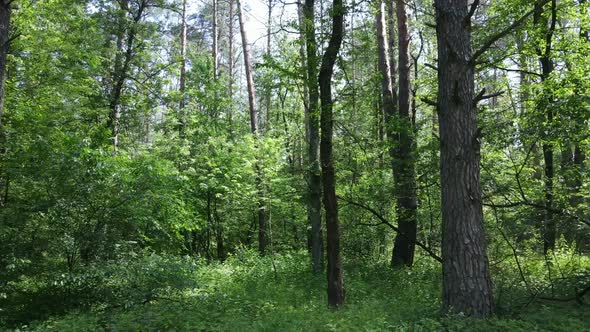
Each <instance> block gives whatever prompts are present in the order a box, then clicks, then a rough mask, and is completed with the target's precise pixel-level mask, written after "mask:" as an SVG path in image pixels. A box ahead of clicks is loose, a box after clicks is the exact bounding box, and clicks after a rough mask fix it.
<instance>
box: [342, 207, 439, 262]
mask: <svg viewBox="0 0 590 332" xmlns="http://www.w3.org/2000/svg"><path fill="white" fill-rule="evenodd" d="M336 198H338V199H339V200H341V201H344V202H346V203H348V204H350V205H354V206H357V207H360V208H362V209H364V210H367V211H369V212H371V213H372V214H373V215H374V216H375V217H377V219H379V220H380V221H381V222H380V223H378V224H363V225H366V226H378V225H387V226H388V227H389V228H391V229H393V230H394V231H395V232H396V233H398V234H399V235H401V236H403V237H404V238H405V239H407V240H408V241H411V242H413V243H414V244H415V245H417V246H418V247H420V248H422V249H423V250H424V251H426V253H427V254H428V255H429V256H430V257H432V258H434V259H435V260H436V261H437V262H439V263H441V264H442V262H443V261H442V258H440V256H438V255H437V254H436V253H435V252H434V251H432V250H431V249H430V248H428V247H427V246H426V245H425V244H424V243H422V242H420V241H418V240H414V239H411V238H410V237H409V236H407V235H406V234H405V233H403V232H402V231H400V230H399V228H397V227H396V226H394V225H393V224H392V223H390V222H389V221H388V220H387V219H385V217H383V216H382V215H381V214H380V213H379V212H377V211H375V209H373V208H371V207H369V206H366V205H363V204H361V203H357V202H354V201H352V200H349V199H347V198H344V197H341V196H337V197H336Z"/></svg>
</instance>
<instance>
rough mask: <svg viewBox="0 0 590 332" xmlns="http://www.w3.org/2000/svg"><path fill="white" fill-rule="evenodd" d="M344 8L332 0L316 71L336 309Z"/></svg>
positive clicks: (340, 294) (331, 299)
mask: <svg viewBox="0 0 590 332" xmlns="http://www.w3.org/2000/svg"><path fill="white" fill-rule="evenodd" d="M344 10H345V9H344V6H343V4H342V0H334V2H333V7H332V35H331V36H330V41H329V42H328V47H327V48H326V51H325V52H324V55H323V58H322V64H321V66H320V72H319V78H318V82H319V89H320V101H321V120H320V128H321V141H320V159H321V163H322V180H323V189H324V195H323V196H324V209H325V211H326V231H327V254H328V305H329V306H330V307H332V308H338V307H340V306H342V305H343V304H344V300H345V293H344V280H343V278H342V259H341V255H340V226H339V222H338V201H337V199H336V183H335V182H336V178H335V171H334V157H333V147H332V131H333V125H334V120H333V112H332V110H333V101H332V74H333V73H334V64H335V63H336V59H337V57H338V52H339V51H340V46H341V45H342V38H343V35H344Z"/></svg>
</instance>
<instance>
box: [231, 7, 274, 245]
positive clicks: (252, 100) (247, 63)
mask: <svg viewBox="0 0 590 332" xmlns="http://www.w3.org/2000/svg"><path fill="white" fill-rule="evenodd" d="M236 5H237V10H238V19H239V21H240V33H241V35H242V48H243V53H244V67H245V70H246V81H247V85H248V105H249V108H250V129H251V130H252V135H254V139H255V140H258V139H259V132H258V109H257V107H256V89H255V87H254V77H253V74H252V62H251V58H250V46H249V45H248V38H246V29H245V27H244V16H243V15H242V5H241V1H240V0H236ZM256 144H258V143H256ZM261 166H262V165H260V161H258V162H257V163H256V186H257V189H258V202H257V205H258V251H259V252H260V253H261V254H264V253H265V252H266V247H267V245H268V236H267V225H266V206H265V200H264V187H263V186H264V184H263V181H262V177H263V175H262V167H261Z"/></svg>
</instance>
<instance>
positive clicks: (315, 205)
mask: <svg viewBox="0 0 590 332" xmlns="http://www.w3.org/2000/svg"><path fill="white" fill-rule="evenodd" d="M314 6H315V1H314V0H305V3H304V5H303V22H304V26H303V29H304V34H305V51H306V52H305V55H306V72H307V81H306V86H307V91H308V114H307V117H306V118H307V141H308V145H307V158H308V161H309V165H308V169H307V177H308V179H307V182H308V186H309V187H308V201H307V218H308V220H309V224H310V226H311V260H312V269H313V271H314V272H315V273H320V272H322V271H323V269H324V243H323V236H322V202H321V200H322V181H321V168H320V161H319V147H320V128H319V126H320V122H319V117H320V115H319V88H318V81H317V77H318V56H317V45H316V39H315V10H314Z"/></svg>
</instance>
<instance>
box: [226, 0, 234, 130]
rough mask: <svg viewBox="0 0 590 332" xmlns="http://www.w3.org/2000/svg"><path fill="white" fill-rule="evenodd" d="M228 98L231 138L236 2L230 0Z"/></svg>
mask: <svg viewBox="0 0 590 332" xmlns="http://www.w3.org/2000/svg"><path fill="white" fill-rule="evenodd" d="M227 67H228V72H229V83H228V98H229V101H230V103H229V106H228V108H227V113H228V114H227V121H228V125H229V136H230V137H232V136H233V107H234V103H233V98H234V0H229V30H228V66H227Z"/></svg>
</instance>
